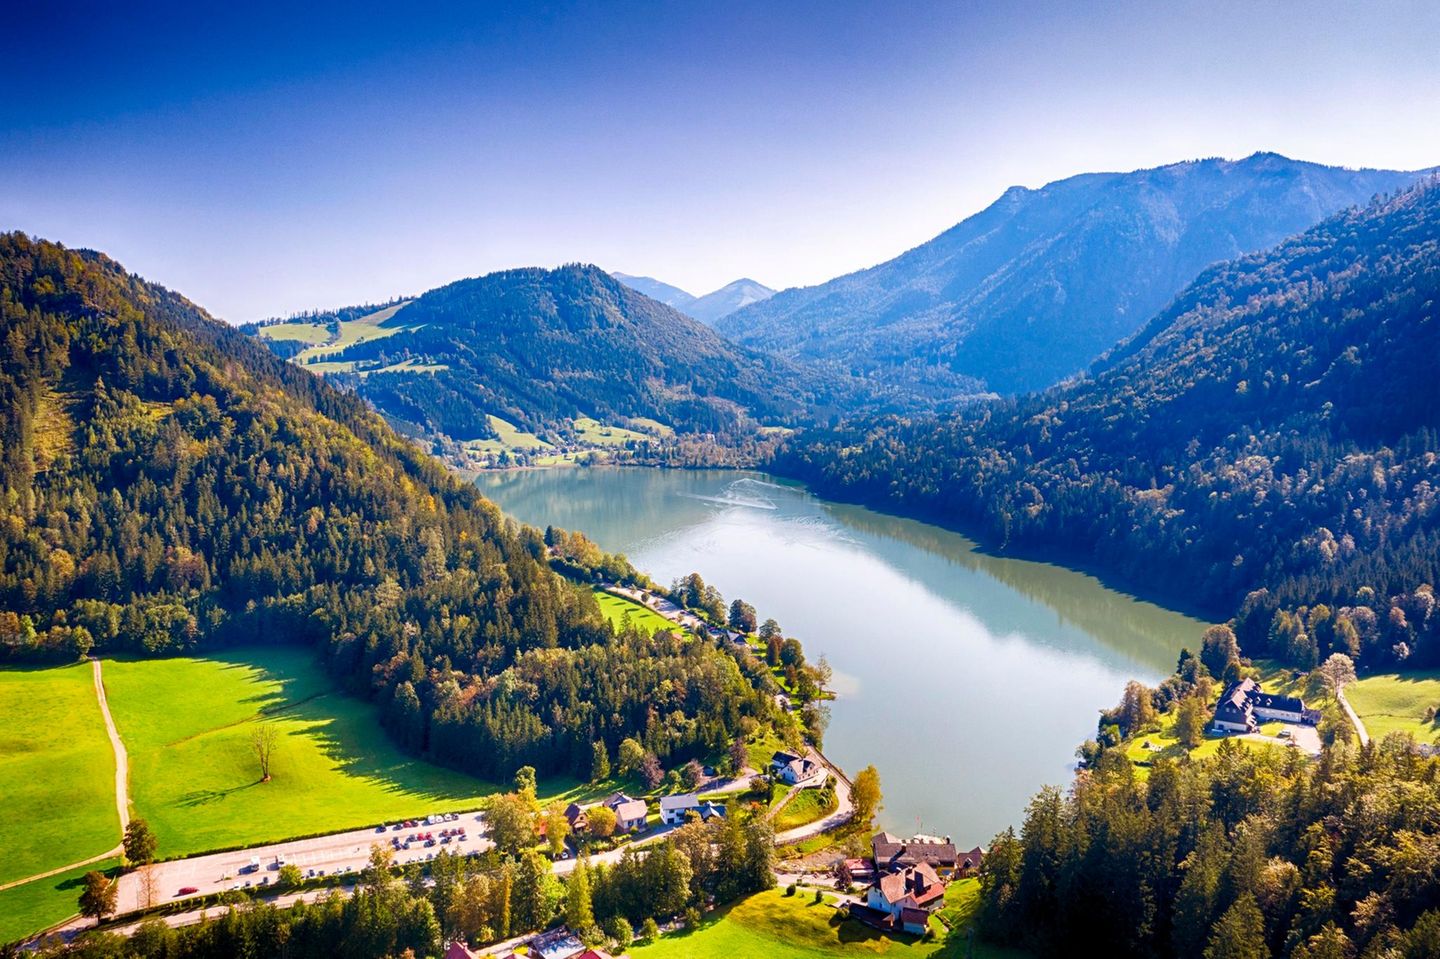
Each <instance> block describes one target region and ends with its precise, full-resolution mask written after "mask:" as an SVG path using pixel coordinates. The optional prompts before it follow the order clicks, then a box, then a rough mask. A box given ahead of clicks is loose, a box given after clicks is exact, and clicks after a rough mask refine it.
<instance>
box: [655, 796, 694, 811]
mask: <svg viewBox="0 0 1440 959" xmlns="http://www.w3.org/2000/svg"><path fill="white" fill-rule="evenodd" d="M699 805H700V797H699V796H697V795H695V793H681V794H680V795H678V796H661V797H660V811H661V812H669V811H671V810H672V809H695V808H698V807H699Z"/></svg>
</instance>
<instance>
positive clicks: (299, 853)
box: [117, 810, 492, 913]
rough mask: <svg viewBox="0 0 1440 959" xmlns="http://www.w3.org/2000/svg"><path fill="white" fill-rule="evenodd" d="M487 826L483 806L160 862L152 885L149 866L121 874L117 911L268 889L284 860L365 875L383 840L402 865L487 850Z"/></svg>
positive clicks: (315, 869)
mask: <svg viewBox="0 0 1440 959" xmlns="http://www.w3.org/2000/svg"><path fill="white" fill-rule="evenodd" d="M484 825H485V824H484V818H483V816H482V815H481V814H480V813H479V812H478V811H475V810H472V811H469V812H463V813H453V812H452V813H448V814H443V815H437V816H434V817H428V818H427V819H425V820H409V821H406V822H405V823H387V824H385V825H384V826H381V827H370V828H367V829H352V830H350V831H348V832H342V833H332V834H331V835H327V836H316V837H314V838H311V839H295V840H290V841H287V842H279V843H272V844H269V845H265V846H255V847H252V848H249V849H237V850H235V851H233V852H217V853H210V854H208V855H204V856H195V857H192V858H190V859H177V860H175V861H173V862H161V863H156V864H155V865H154V866H153V867H151V870H150V879H149V880H148V883H147V880H146V878H145V872H144V871H143V870H141V871H136V872H132V873H128V874H126V875H125V876H122V877H121V879H120V888H119V890H118V900H119V901H118V903H117V906H118V910H117V911H118V912H121V913H124V912H127V911H130V910H134V909H141V908H145V907H146V906H158V905H161V904H163V903H167V902H173V901H175V900H178V899H185V898H189V897H193V896H204V895H210V894H213V893H217V892H222V891H224V890H226V889H244V890H250V891H254V890H256V889H257V888H258V889H266V888H268V887H270V886H274V885H275V883H276V881H277V878H278V876H279V872H280V866H281V865H294V866H295V867H296V868H298V869H299V870H300V874H301V875H302V876H304V877H305V878H307V879H310V878H319V877H321V876H327V877H328V876H337V875H339V876H345V875H350V874H353V873H358V872H360V871H361V870H362V869H364V868H365V864H366V863H367V862H369V860H370V850H371V848H372V847H373V846H376V845H380V846H383V847H385V848H386V849H389V850H390V851H391V853H392V854H393V856H394V860H395V862H396V863H397V864H400V865H404V864H407V863H412V862H424V861H427V860H430V859H434V858H435V856H436V855H438V854H439V853H440V852H441V851H448V852H450V853H461V854H466V853H481V852H484V851H486V850H487V849H489V848H490V847H491V845H492V844H491V843H490V841H489V840H488V839H486V838H485V837H484ZM147 885H148V886H149V890H148V894H147V889H146V886H147ZM147 898H148V900H149V901H148V902H147V901H146V900H147Z"/></svg>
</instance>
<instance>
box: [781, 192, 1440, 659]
mask: <svg viewBox="0 0 1440 959" xmlns="http://www.w3.org/2000/svg"><path fill="white" fill-rule="evenodd" d="M1437 303H1440V180H1437V178H1435V177H1428V178H1426V179H1424V180H1422V181H1421V182H1420V183H1418V184H1417V185H1416V186H1414V187H1412V188H1411V189H1409V190H1407V191H1404V192H1401V193H1398V194H1391V195H1388V196H1386V197H1382V198H1379V199H1377V201H1376V202H1374V203H1372V204H1371V205H1369V206H1366V207H1364V208H1355V209H1351V210H1347V211H1345V212H1342V213H1340V214H1338V215H1336V216H1333V217H1332V218H1330V219H1328V220H1326V221H1324V222H1323V223H1321V224H1320V225H1318V226H1316V227H1314V228H1313V229H1311V230H1309V231H1307V232H1305V233H1302V234H1300V235H1298V236H1296V237H1293V238H1290V239H1288V240H1286V241H1284V242H1282V243H1280V244H1279V245H1278V246H1276V247H1274V248H1273V249H1271V250H1268V251H1265V252H1262V253H1259V254H1252V255H1249V256H1245V257H1241V258H1238V259H1235V260H1232V261H1230V262H1227V263H1224V264H1220V265H1218V266H1215V267H1213V268H1211V269H1209V270H1207V271H1206V272H1205V273H1204V274H1202V275H1201V276H1200V277H1199V278H1198V279H1197V280H1196V281H1195V282H1194V283H1192V284H1190V285H1189V286H1188V287H1187V288H1186V289H1185V290H1184V291H1183V292H1182V293H1181V294H1180V295H1179V296H1178V297H1176V298H1175V299H1174V301H1173V302H1172V303H1171V304H1170V305H1169V306H1168V307H1167V308H1166V309H1164V310H1163V311H1161V312H1159V313H1158V314H1156V315H1155V316H1154V317H1152V318H1151V319H1150V321H1149V322H1147V323H1146V324H1144V326H1143V327H1142V328H1141V329H1140V330H1139V331H1138V332H1137V333H1135V334H1134V335H1133V336H1132V337H1131V338H1129V339H1128V340H1127V341H1126V342H1125V343H1123V344H1121V345H1120V346H1118V347H1116V348H1115V349H1113V350H1111V351H1110V352H1109V353H1108V354H1107V355H1106V356H1105V357H1104V358H1103V359H1101V360H1100V361H1099V362H1098V363H1097V364H1096V366H1095V368H1094V370H1093V371H1092V372H1091V373H1090V374H1088V375H1086V376H1082V377H1080V378H1077V379H1075V380H1073V381H1071V382H1069V383H1066V384H1063V385H1061V386H1059V387H1056V388H1054V389H1052V390H1050V391H1047V392H1043V393H1038V394H1031V395H1028V396H1025V397H1022V398H1020V399H1018V400H1007V401H995V402H993V403H990V404H983V405H981V406H980V407H978V408H976V409H974V410H971V411H969V412H966V413H963V414H955V415H949V416H942V417H938V418H923V419H919V420H901V419H889V420H885V421H882V422H879V423H875V422H870V423H865V424H863V425H861V424H857V425H855V426H853V427H846V428H841V429H839V430H835V431H811V432H808V433H807V434H804V435H802V436H800V437H799V438H797V439H796V441H795V442H794V443H792V444H791V446H790V448H789V449H787V450H786V451H784V452H783V453H782V455H781V458H780V460H779V462H778V463H777V464H776V468H777V469H778V470H779V471H781V472H784V473H787V474H789V475H792V476H795V477H798V478H801V479H804V480H806V481H807V482H808V483H809V484H810V485H811V486H812V487H813V488H815V489H816V490H817V492H820V493H822V494H824V495H828V496H837V497H842V498H846V499H851V500H859V501H863V502H866V503H871V504H874V505H879V506H883V507H887V508H890V509H899V510H902V511H908V512H912V513H918V514H922V515H924V516H926V517H929V518H932V519H939V520H941V521H944V522H949V523H958V524H961V525H965V526H972V527H975V528H978V529H980V530H982V531H983V532H984V533H985V534H986V535H987V536H988V537H990V538H992V539H993V541H994V542H995V543H996V544H998V545H999V546H1000V547H1001V548H1007V547H1009V548H1022V549H1023V548H1033V549H1044V551H1045V553H1046V555H1050V556H1053V555H1056V554H1057V553H1060V554H1068V555H1070V556H1071V557H1073V558H1076V559H1078V560H1079V561H1081V562H1084V563H1086V564H1090V565H1093V566H1096V567H1098V568H1101V569H1105V570H1108V571H1111V572H1115V573H1118V574H1119V575H1120V576H1122V577H1123V578H1124V579H1125V580H1127V581H1130V582H1135V583H1138V584H1141V585H1143V586H1145V587H1146V588H1149V589H1152V590H1160V591H1163V592H1166V593H1169V594H1170V595H1172V596H1175V597H1178V598H1181V599H1183V600H1184V601H1185V602H1187V603H1188V604H1190V605H1192V606H1196V607H1199V608H1201V609H1203V610H1204V611H1206V612H1207V613H1211V614H1216V615H1230V614H1232V613H1235V612H1236V610H1237V609H1242V610H1243V608H1245V606H1248V607H1251V608H1253V609H1258V610H1261V611H1263V612H1264V613H1265V614H1266V615H1263V616H1254V617H1252V619H1253V621H1254V622H1258V623H1259V624H1260V625H1259V626H1258V627H1257V628H1258V630H1259V633H1260V637H1259V639H1258V640H1257V639H1255V637H1253V636H1252V637H1250V639H1252V640H1254V641H1255V643H1256V644H1263V642H1264V634H1265V629H1266V627H1267V626H1268V625H1269V623H1270V617H1269V613H1271V612H1273V610H1274V609H1275V608H1276V606H1277V605H1278V606H1282V607H1283V606H1287V605H1288V606H1304V605H1308V604H1315V603H1322V604H1329V605H1328V606H1327V607H1326V608H1327V609H1334V608H1341V607H1347V606H1348V605H1350V604H1352V603H1355V602H1356V601H1357V597H1361V596H1363V595H1365V591H1366V590H1368V591H1369V593H1368V595H1372V596H1379V597H1387V596H1391V595H1395V594H1397V593H1400V592H1401V591H1403V590H1409V589H1414V588H1415V587H1416V585H1417V584H1420V583H1433V582H1435V581H1436V580H1437V578H1440V510H1437V509H1435V508H1434V507H1433V505H1432V504H1433V502H1434V493H1433V490H1434V489H1436V488H1440V461H1437V459H1436V457H1435V454H1434V450H1435V448H1436V445H1437V435H1440V381H1437V378H1436V377H1435V375H1434V357H1435V355H1436V352H1437V349H1440V313H1437V307H1436V304H1437ZM1254 590H1261V591H1262V593H1259V594H1252V592H1251V591H1254ZM1247 596H1248V597H1249V598H1248V599H1247ZM1257 597H1258V598H1257ZM1316 608H1317V609H1318V608H1319V607H1316ZM1302 612H1303V610H1302ZM1327 615H1328V614H1327ZM1242 618H1244V617H1242ZM1412 625H1413V624H1412ZM1311 635H1312V636H1313V635H1314V633H1313V630H1312V632H1311ZM1376 635H1377V637H1378V636H1379V635H1380V634H1378V633H1377V634H1376ZM1326 638H1327V637H1326V635H1325V634H1323V633H1322V634H1321V636H1320V639H1321V642H1322V646H1323V644H1324V643H1325V641H1326ZM1402 639H1403V637H1402ZM1356 643H1357V644H1358V645H1357V649H1356V650H1355V653H1356V654H1357V655H1358V653H1359V652H1360V651H1362V650H1363V645H1364V641H1363V636H1362V637H1361V638H1360V639H1357V640H1356ZM1260 648H1263V645H1260ZM1407 650H1408V651H1407ZM1413 651H1414V637H1413V636H1412V637H1411V640H1410V641H1409V642H1408V643H1400V644H1399V645H1397V644H1396V642H1394V641H1391V642H1388V643H1386V644H1385V647H1384V649H1383V650H1380V651H1378V652H1376V653H1375V660H1374V661H1377V662H1383V661H1386V660H1393V659H1394V658H1396V657H1399V658H1401V659H1403V658H1404V656H1406V655H1409V654H1410V652H1413ZM1430 655H1431V656H1432V657H1433V658H1434V659H1435V660H1437V661H1440V650H1434V651H1432V652H1431V654H1430ZM1312 665H1313V664H1312Z"/></svg>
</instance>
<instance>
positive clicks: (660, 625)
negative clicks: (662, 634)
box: [595, 589, 678, 633]
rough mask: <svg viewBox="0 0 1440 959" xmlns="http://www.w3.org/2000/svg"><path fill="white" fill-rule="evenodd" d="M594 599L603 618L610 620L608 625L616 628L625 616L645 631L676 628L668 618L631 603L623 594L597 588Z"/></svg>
mask: <svg viewBox="0 0 1440 959" xmlns="http://www.w3.org/2000/svg"><path fill="white" fill-rule="evenodd" d="M595 601H596V602H598V603H599V604H600V611H601V612H602V613H604V614H605V618H606V619H608V620H609V621H610V625H612V626H614V627H615V628H616V629H619V628H620V627H621V626H623V625H625V620H626V618H627V617H628V618H629V620H630V622H632V623H633V624H635V625H636V626H638V627H640V628H641V629H643V630H645V631H646V632H647V633H653V632H654V631H655V630H657V629H676V628H678V627H676V625H675V624H674V623H672V622H670V620H668V619H666V618H665V617H664V616H661V615H660V614H659V613H657V612H655V610H653V609H650V608H648V607H645V606H641V605H640V604H639V603H633V602H631V601H630V600H628V599H626V598H625V597H623V596H616V595H615V594H614V593H607V592H605V591H604V590H600V589H597V590H596V591H595Z"/></svg>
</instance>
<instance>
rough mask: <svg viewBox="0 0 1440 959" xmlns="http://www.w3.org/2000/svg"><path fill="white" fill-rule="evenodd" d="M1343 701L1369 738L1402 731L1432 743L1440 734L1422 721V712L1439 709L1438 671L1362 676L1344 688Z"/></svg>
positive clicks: (1432, 724)
mask: <svg viewBox="0 0 1440 959" xmlns="http://www.w3.org/2000/svg"><path fill="white" fill-rule="evenodd" d="M1345 698H1346V699H1347V700H1349V702H1350V706H1351V707H1352V708H1353V709H1354V710H1355V714H1356V715H1357V716H1359V717H1360V721H1361V722H1363V723H1364V724H1365V731H1366V732H1368V733H1369V734H1370V736H1371V738H1372V739H1383V738H1384V737H1385V735H1386V734H1387V733H1396V732H1402V733H1409V734H1410V735H1412V736H1414V737H1415V740H1416V741H1417V742H1422V743H1433V742H1435V737H1436V734H1437V733H1440V725H1437V724H1436V723H1435V722H1434V720H1433V719H1431V720H1427V719H1426V718H1425V710H1426V709H1436V708H1440V671H1434V670H1432V671H1428V672H1414V673H1381V674H1379V675H1375V676H1366V677H1365V678H1364V679H1361V680H1360V681H1359V682H1355V683H1351V684H1350V685H1348V686H1346V687H1345Z"/></svg>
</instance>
